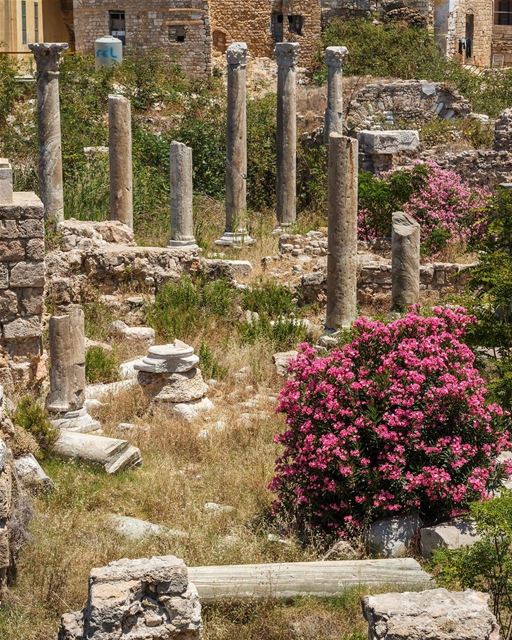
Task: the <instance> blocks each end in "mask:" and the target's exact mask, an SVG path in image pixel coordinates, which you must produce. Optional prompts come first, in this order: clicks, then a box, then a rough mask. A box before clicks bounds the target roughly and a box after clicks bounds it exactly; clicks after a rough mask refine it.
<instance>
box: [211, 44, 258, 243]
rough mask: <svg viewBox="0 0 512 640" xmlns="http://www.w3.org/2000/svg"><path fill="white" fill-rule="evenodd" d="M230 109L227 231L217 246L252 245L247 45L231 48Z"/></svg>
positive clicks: (229, 70)
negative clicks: (248, 226) (248, 214)
mask: <svg viewBox="0 0 512 640" xmlns="http://www.w3.org/2000/svg"><path fill="white" fill-rule="evenodd" d="M226 57H227V64H228V105H227V149H226V230H225V232H224V235H223V236H222V238H221V239H220V240H216V244H219V245H225V246H233V245H238V244H248V243H249V244H250V243H253V242H254V240H252V238H250V236H248V235H247V230H246V228H245V216H246V212H247V45H246V44H245V42H234V43H233V44H231V45H230V46H229V47H228V50H227V53H226Z"/></svg>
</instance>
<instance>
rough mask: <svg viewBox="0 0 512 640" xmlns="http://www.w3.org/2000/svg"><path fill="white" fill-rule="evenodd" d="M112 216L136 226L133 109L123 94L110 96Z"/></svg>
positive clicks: (109, 134)
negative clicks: (134, 223)
mask: <svg viewBox="0 0 512 640" xmlns="http://www.w3.org/2000/svg"><path fill="white" fill-rule="evenodd" d="M108 149H109V154H108V156H109V164H110V219H111V220H119V222H122V223H123V224H125V225H127V226H128V227H130V228H131V229H133V171H132V113H131V104H130V101H129V100H128V98H125V97H124V96H117V95H113V96H109V97H108Z"/></svg>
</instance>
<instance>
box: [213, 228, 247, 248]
mask: <svg viewBox="0 0 512 640" xmlns="http://www.w3.org/2000/svg"><path fill="white" fill-rule="evenodd" d="M255 242H256V240H254V238H251V236H250V235H249V234H248V233H246V232H245V231H236V232H235V233H232V232H231V231H225V232H224V235H223V236H222V238H220V239H219V240H215V244H216V245H218V246H221V247H242V246H244V245H252V244H254V243H255Z"/></svg>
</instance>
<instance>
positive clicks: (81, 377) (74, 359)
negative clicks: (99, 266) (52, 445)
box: [46, 307, 100, 432]
mask: <svg viewBox="0 0 512 640" xmlns="http://www.w3.org/2000/svg"><path fill="white" fill-rule="evenodd" d="M48 333H49V343H50V393H49V394H48V398H47V399H46V408H47V410H48V412H49V413H50V415H51V417H52V418H53V420H52V422H53V423H54V424H55V425H56V426H58V427H60V428H62V429H73V430H75V431H83V432H86V431H95V430H97V429H98V428H99V427H100V425H99V423H98V422H96V421H95V420H93V419H92V418H91V416H89V414H88V413H87V410H86V409H85V408H84V401H85V387H86V380H85V321H84V312H83V311H82V309H81V308H80V307H72V308H71V309H70V310H69V312H67V313H66V314H63V315H58V316H52V317H51V318H50V322H49V327H48Z"/></svg>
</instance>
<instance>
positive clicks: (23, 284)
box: [9, 262, 44, 289]
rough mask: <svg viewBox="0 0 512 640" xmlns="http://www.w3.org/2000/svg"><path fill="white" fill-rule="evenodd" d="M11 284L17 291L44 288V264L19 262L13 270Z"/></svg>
mask: <svg viewBox="0 0 512 640" xmlns="http://www.w3.org/2000/svg"><path fill="white" fill-rule="evenodd" d="M9 284H10V286H11V287H12V288H15V289H22V288H33V287H40V288H42V287H44V262H31V263H27V262H18V264H15V265H14V267H13V268H12V269H11V277H10V279H9Z"/></svg>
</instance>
